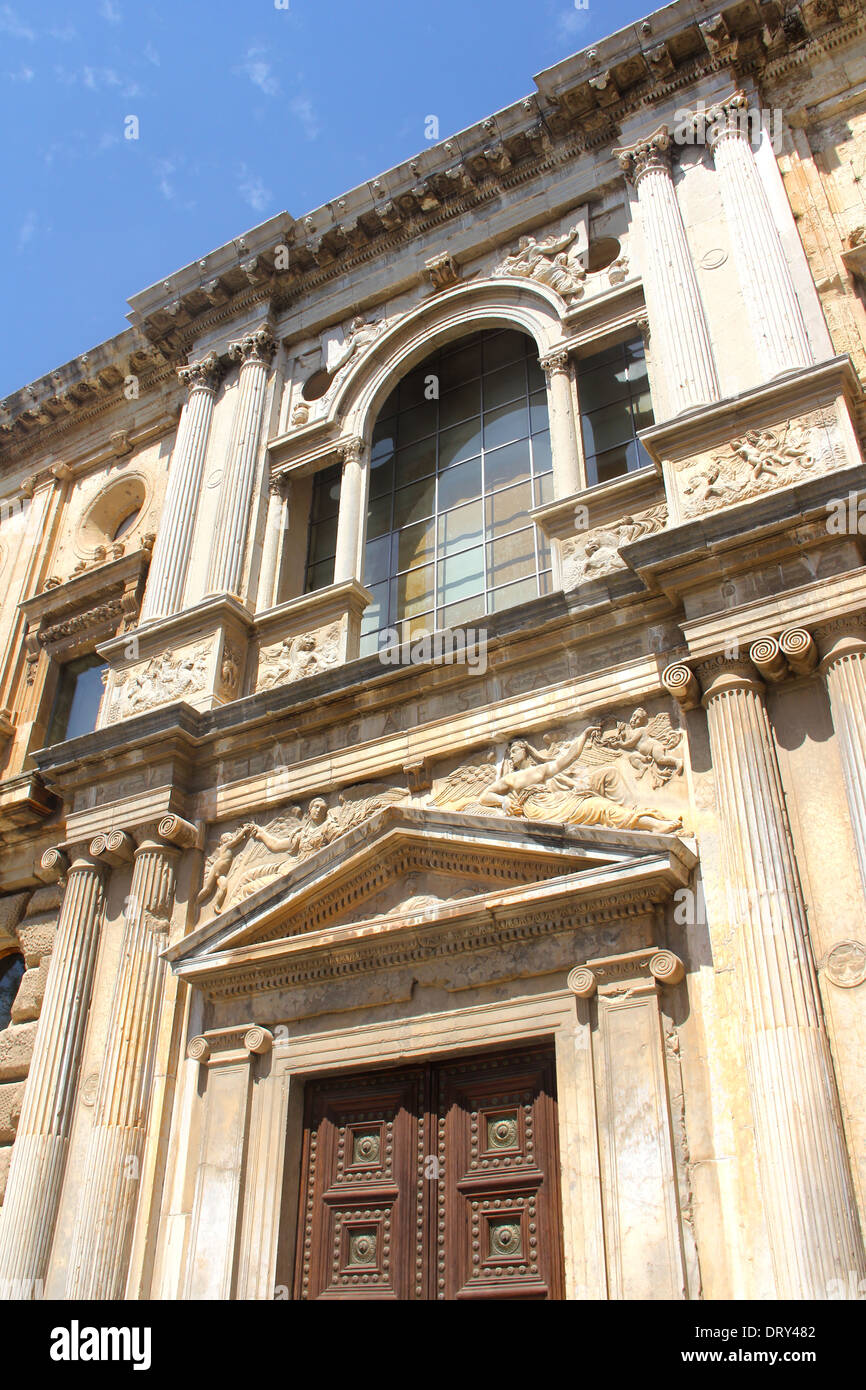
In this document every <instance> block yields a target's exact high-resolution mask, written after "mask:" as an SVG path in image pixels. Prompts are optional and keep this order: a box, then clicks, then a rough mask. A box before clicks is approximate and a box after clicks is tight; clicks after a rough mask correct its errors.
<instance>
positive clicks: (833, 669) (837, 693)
mask: <svg viewBox="0 0 866 1390" xmlns="http://www.w3.org/2000/svg"><path fill="white" fill-rule="evenodd" d="M821 669H822V671H823V673H824V678H825V680H826V682H827V692H828V694H829V696H830V710H831V713H832V716H833V728H834V729H835V730H836V737H837V738H838V740H839V753H840V755H841V758H842V774H843V777H844V779H845V791H846V793H847V796H848V811H849V814H850V816H851V828H852V830H853V832H854V848H855V850H856V851H857V864H858V866H859V869H860V880H861V882H862V884H863V888H864V891H866V640H864V637H863V636H862V635H861V634H858V633H856V632H854V631H850V632H847V633H843V634H842V635H841V636H839V635H836V636H835V640H834V641H832V642H831V644H830V647H829V651H828V652H827V655H826V656H825V657H824V660H823V661H822V663H821Z"/></svg>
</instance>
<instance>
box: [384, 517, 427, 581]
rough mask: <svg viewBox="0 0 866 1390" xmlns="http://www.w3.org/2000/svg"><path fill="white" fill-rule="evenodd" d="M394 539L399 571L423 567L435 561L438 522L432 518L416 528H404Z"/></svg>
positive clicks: (419, 523) (418, 524)
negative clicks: (430, 561)
mask: <svg viewBox="0 0 866 1390" xmlns="http://www.w3.org/2000/svg"><path fill="white" fill-rule="evenodd" d="M394 539H395V542H396V549H397V557H396V561H397V569H398V570H408V569H412V568H413V567H414V566H415V565H423V564H425V563H427V561H429V560H432V559H433V549H434V545H435V541H436V522H435V521H434V520H433V518H432V517H431V518H430V520H429V521H419V522H416V524H415V525H414V526H404V528H403V530H402V531H400V532H399V534H398V535H396V536H395V538H394Z"/></svg>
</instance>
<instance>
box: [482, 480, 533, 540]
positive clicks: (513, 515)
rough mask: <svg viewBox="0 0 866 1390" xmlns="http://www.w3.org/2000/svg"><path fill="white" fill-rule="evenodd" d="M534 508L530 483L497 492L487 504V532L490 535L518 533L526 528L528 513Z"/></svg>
mask: <svg viewBox="0 0 866 1390" xmlns="http://www.w3.org/2000/svg"><path fill="white" fill-rule="evenodd" d="M531 506H532V497H531V494H530V491H529V484H528V483H521V484H520V485H519V486H518V487H511V488H508V489H507V490H506V491H504V492H495V493H494V494H493V496H492V497H488V498H487V501H486V503H485V507H486V515H485V520H486V523H487V530H488V533H489V534H490V535H494V536H496V535H500V534H501V533H502V532H503V531H516V530H517V529H518V527H520V526H525V525H526V522H527V520H528V517H527V513H528V511H529V508H530V507H531Z"/></svg>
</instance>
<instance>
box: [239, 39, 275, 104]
mask: <svg viewBox="0 0 866 1390" xmlns="http://www.w3.org/2000/svg"><path fill="white" fill-rule="evenodd" d="M266 52H267V49H266V48H261V47H257V46H256V45H253V46H252V47H251V48H248V49H247V52H246V57H245V58H244V61H243V62H242V63H241V65H240V68H239V69H238V71H239V72H242V73H243V74H244V76H245V77H248V78H249V79H250V81H251V82H252V84H253V86H254V87H258V88H259V90H260V91H262V92H264V94H265V96H266V97H275V96H276V95H277V93H278V92H279V90H280V84H279V81H278V80H277V78H276V77H275V76H274V74H273V69H272V68H271V64H270V63H269V62H268V61H267V59H266V58H264V57H263V56H262V55H263V54H264V53H266Z"/></svg>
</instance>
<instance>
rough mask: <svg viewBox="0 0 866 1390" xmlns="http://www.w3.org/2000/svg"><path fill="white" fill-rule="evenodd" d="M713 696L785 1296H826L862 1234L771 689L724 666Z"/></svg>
mask: <svg viewBox="0 0 866 1390" xmlns="http://www.w3.org/2000/svg"><path fill="white" fill-rule="evenodd" d="M705 704H706V707H707V720H708V725H709V733H710V745H711V749H712V757H713V768H714V771H715V775H716V778H717V780H718V788H719V819H720V822H721V832H722V833H721V840H722V867H723V872H724V876H725V882H726V886H727V894H728V900H729V907H730V912H731V921H732V923H733V924H736V925H737V926H738V928H739V934H740V975H741V989H742V995H743V1015H744V1037H745V1046H746V1056H747V1063H748V1068H749V1081H750V1090H751V1098H752V1109H753V1114H754V1118H755V1130H756V1140H757V1147H758V1157H759V1163H760V1168H761V1182H762V1189H763V1198H764V1207H765V1212H766V1218H767V1226H768V1231H769V1237H770V1243H771V1248H772V1255H773V1263H774V1269H775V1275H776V1285H777V1294H778V1296H779V1297H780V1298H804V1299H805V1298H826V1297H827V1296H828V1286H829V1281H830V1280H831V1279H834V1278H839V1277H841V1278H844V1279H847V1278H848V1271H849V1270H856V1271H859V1272H860V1273H861V1274H862V1273H863V1272H864V1256H863V1244H862V1237H861V1233H860V1228H859V1223H858V1219H857V1215H856V1210H857V1209H856V1204H855V1199H854V1193H853V1188H852V1184H851V1176H850V1172H849V1167H848V1156H847V1151H846V1147H845V1139H844V1133H843V1128H842V1118H841V1113H840V1109H839V1101H838V1095H837V1091H836V1080H835V1073H834V1070H833V1064H832V1059H831V1056H830V1049H829V1044H828V1040H827V1035H826V1031H825V1028H824V1021H823V1015H822V1012H821V1003H820V998H819V994H818V984H817V977H816V974H815V966H814V961H813V959H812V951H811V943H810V940H809V934H808V922H807V917H806V907H805V903H804V900H803V894H802V889H801V886H800V880H799V875H798V872H797V865H796V860H795V857H794V851H793V844H792V839H791V830H790V825H789V822H788V815H787V810H786V807H785V798H784V792H783V790H782V784H781V778H780V775H779V769H778V764H777V761H776V754H775V749H774V747H773V741H772V733H771V729H770V723H769V718H768V716H767V711H766V708H765V705H764V700H763V688H762V687H761V686H760V684H759V683H758V682H757V681H755V680H754V679H753V678H752V677H751V676H749V675H746V674H743V673H742V672H737V671H736V670H731V668H722V670H721V672H716V673H715V676H714V679H713V684H712V686H711V688H710V689H709V690H708V692H707V695H706V696H705Z"/></svg>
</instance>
